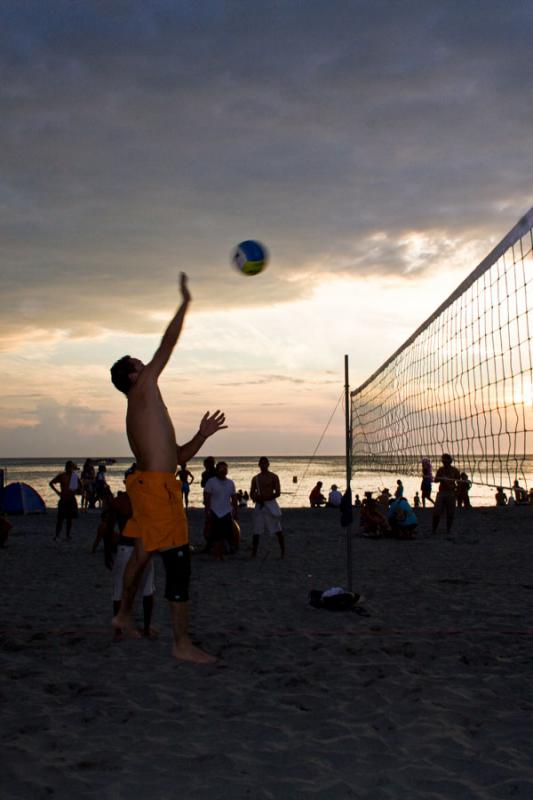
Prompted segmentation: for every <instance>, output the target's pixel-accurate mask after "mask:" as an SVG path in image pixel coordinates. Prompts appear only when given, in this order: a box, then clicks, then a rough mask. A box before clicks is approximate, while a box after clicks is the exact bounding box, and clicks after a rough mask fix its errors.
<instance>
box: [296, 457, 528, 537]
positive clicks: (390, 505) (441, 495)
mask: <svg viewBox="0 0 533 800" xmlns="http://www.w3.org/2000/svg"><path fill="white" fill-rule="evenodd" d="M420 464H421V473H422V474H421V477H422V482H421V484H420V493H419V492H418V491H417V492H415V495H414V497H413V503H412V506H411V504H410V503H409V501H408V500H407V498H406V497H405V496H404V486H403V483H402V481H401V480H400V479H398V480H397V481H396V489H395V491H394V495H393V494H391V492H390V491H389V489H388V488H384V489H382V490H380V492H379V494H378V496H377V497H374V492H372V491H366V492H364V497H363V499H362V500H361V498H360V496H359V495H358V494H356V495H355V501H354V508H356V509H359V511H360V527H361V532H362V534H363V535H366V536H371V537H375V538H378V537H382V536H392V537H396V538H401V539H412V538H414V536H415V534H416V529H417V526H418V518H417V516H416V514H415V513H414V509H417V508H420V507H421V506H422V507H423V508H425V507H426V503H428V504H429V503H431V504H432V505H433V519H432V530H433V532H436V531H437V529H438V527H439V523H440V520H441V518H442V517H443V516H444V517H445V520H446V532H447V534H448V535H451V531H452V527H453V520H454V515H455V509H456V508H471V507H472V506H471V502H470V494H469V493H470V489H471V488H472V482H471V480H470V479H469V477H468V475H467V473H466V472H459V470H458V469H457V468H456V467H454V466H453V458H452V456H451V455H449V454H448V453H444V454H443V456H442V466H441V467H439V469H438V470H437V472H436V474H435V476H433V466H432V464H431V461H430V459H429V458H423V459H422V460H421V462H420ZM434 484H438V490H437V496H436V499H435V500H433V498H432V491H433V485H434ZM322 487H323V482H322V481H318V482H317V484H316V485H315V486H314V487H313V489H312V491H311V493H310V494H309V505H310V506H311V508H320V507H325V508H341V507H342V504H343V495H342V494H341V492H340V491H339V490H338V487H337V486H336V485H335V484H333V485H332V486H331V491H330V492H329V494H328V496H327V497H326V496H325V495H324V494H323V491H322ZM494 499H495V502H496V505H497V506H506V505H528V504H531V505H533V488H531V489H530V490H529V493H528V492H527V491H526V490H525V489H524V488H523V487H522V486H520V484H519V482H518V480H515V481H514V484H513V487H512V494H511V496H510V497H508V496H507V494H506V493H505V491H504V489H503V487H502V486H498V487H497V491H496V494H495V495H494Z"/></svg>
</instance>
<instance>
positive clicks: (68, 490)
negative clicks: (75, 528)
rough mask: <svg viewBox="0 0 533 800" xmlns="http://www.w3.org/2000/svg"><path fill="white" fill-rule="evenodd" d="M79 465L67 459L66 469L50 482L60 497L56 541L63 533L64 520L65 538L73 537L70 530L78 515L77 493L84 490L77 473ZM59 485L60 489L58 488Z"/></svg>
mask: <svg viewBox="0 0 533 800" xmlns="http://www.w3.org/2000/svg"><path fill="white" fill-rule="evenodd" d="M77 470H78V465H77V464H75V463H74V461H67V462H66V464H65V471H64V472H60V473H59V474H58V475H56V476H55V478H52V480H51V481H50V483H49V486H50V488H51V489H52V491H54V492H55V493H56V494H57V496H58V497H59V503H58V504H57V519H56V532H55V536H54V541H55V540H56V539H58V538H59V536H60V535H61V529H62V528H63V522H65V523H66V526H65V538H66V539H71V538H72V537H71V535H70V532H71V530H72V520H73V519H77V517H78V503H77V501H76V495H77V494H80V495H81V491H82V487H81V481H80V479H79V477H78V476H77V475H76V472H77ZM57 486H59V489H58V488H57Z"/></svg>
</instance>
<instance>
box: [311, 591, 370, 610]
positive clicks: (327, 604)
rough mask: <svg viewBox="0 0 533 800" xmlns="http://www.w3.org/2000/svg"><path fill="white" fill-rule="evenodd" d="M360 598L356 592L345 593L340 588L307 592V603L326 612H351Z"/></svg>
mask: <svg viewBox="0 0 533 800" xmlns="http://www.w3.org/2000/svg"><path fill="white" fill-rule="evenodd" d="M360 596H361V595H359V594H357V593H356V592H346V591H344V589H341V588H340V587H333V588H332V589H327V590H326V591H321V590H318V589H312V590H311V591H310V592H309V603H310V605H312V606H313V607H314V608H324V609H326V611H351V610H352V609H353V608H354V607H355V605H356V604H357V601H358V600H359V597H360Z"/></svg>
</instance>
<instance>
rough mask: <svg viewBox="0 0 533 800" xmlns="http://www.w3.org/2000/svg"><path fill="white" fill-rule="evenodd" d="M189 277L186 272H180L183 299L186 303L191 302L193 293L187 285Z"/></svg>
mask: <svg viewBox="0 0 533 800" xmlns="http://www.w3.org/2000/svg"><path fill="white" fill-rule="evenodd" d="M188 280H189V279H188V278H187V275H186V274H185V273H184V272H180V289H181V297H182V300H183V302H184V303H190V302H191V299H192V298H191V293H190V292H189V287H188V285H187V281H188Z"/></svg>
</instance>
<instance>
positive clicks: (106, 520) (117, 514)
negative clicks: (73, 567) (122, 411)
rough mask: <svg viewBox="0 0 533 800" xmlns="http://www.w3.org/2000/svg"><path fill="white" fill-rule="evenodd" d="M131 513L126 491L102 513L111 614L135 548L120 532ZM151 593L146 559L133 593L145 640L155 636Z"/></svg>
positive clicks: (152, 587) (151, 565) (150, 569)
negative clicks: (140, 606) (139, 602)
mask: <svg viewBox="0 0 533 800" xmlns="http://www.w3.org/2000/svg"><path fill="white" fill-rule="evenodd" d="M134 471H135V468H134V467H132V468H131V469H129V470H128V471H127V472H126V476H128V475H129V474H130V473H131V472H134ZM131 514H132V508H131V502H130V499H129V497H128V495H127V493H126V492H119V493H118V495H117V496H116V497H115V498H113V500H112V501H111V503H110V504H109V506H108V508H107V509H106V511H105V513H104V514H102V517H103V519H102V528H103V531H102V537H103V539H104V550H105V561H106V565H107V566H108V567H111V581H112V593H113V614H114V615H116V614H117V613H118V611H119V608H120V601H121V600H122V590H123V585H124V571H125V569H126V565H127V563H128V561H129V560H130V558H131V556H132V554H133V551H134V549H135V539H134V538H133V537H131V536H124V534H123V530H124V528H125V527H126V522H127V521H128V520H129V518H130V517H131ZM115 526H116V527H117V528H118V530H119V533H118V538H117V534H116V532H115ZM96 545H97V542H95V546H96ZM115 548H116V552H115ZM95 549H96V547H94V548H93V552H94V550H95ZM154 594H155V574H154V562H153V560H152V559H150V561H149V562H148V565H147V567H146V569H145V570H144V574H143V576H142V578H141V582H140V584H139V589H138V590H137V595H136V600H137V599H139V598H141V597H142V604H143V635H144V636H146V637H148V638H152V637H153V636H154V635H155V631H154V630H153V629H152V627H151V622H152V614H153V610H154ZM119 635H120V632H119Z"/></svg>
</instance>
